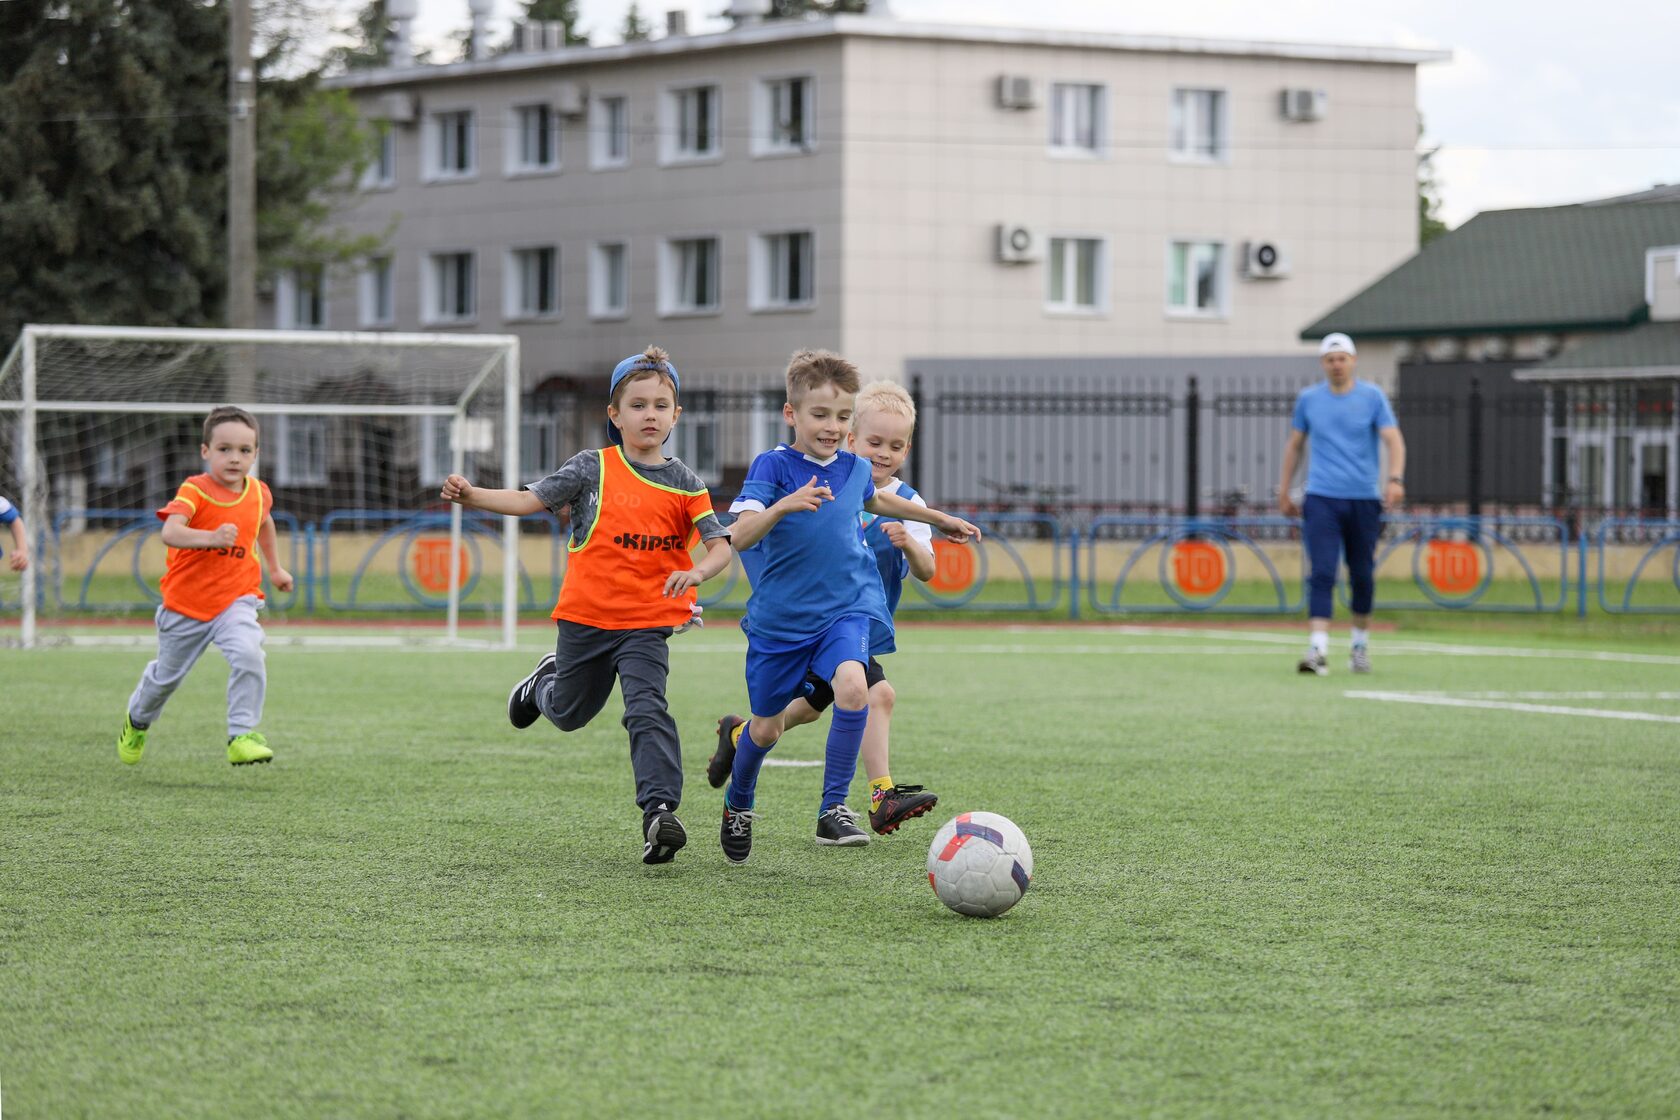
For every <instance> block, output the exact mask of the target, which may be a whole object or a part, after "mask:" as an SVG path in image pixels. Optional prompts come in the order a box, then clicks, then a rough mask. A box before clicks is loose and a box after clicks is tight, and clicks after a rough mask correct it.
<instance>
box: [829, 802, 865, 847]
mask: <svg viewBox="0 0 1680 1120" xmlns="http://www.w3.org/2000/svg"><path fill="white" fill-rule="evenodd" d="M857 822H858V815H857V814H856V813H854V812H852V810H851V809H849V808H848V807H846V806H845V805H836V806H834V808H832V809H825V810H823V813H822V815H821V816H819V817H818V818H817V843H819V844H828V845H832V846H834V847H839V848H855V847H857V846H858V845H859V844H867V843H869V833H867V832H865V831H864V830H863V829H861V828H859V827H858V823H857Z"/></svg>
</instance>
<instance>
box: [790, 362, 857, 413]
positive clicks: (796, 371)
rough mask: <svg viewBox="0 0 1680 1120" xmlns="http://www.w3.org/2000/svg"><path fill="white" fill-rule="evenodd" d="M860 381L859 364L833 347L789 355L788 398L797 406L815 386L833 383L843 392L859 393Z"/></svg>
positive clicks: (820, 386) (817, 387)
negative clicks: (853, 362)
mask: <svg viewBox="0 0 1680 1120" xmlns="http://www.w3.org/2000/svg"><path fill="white" fill-rule="evenodd" d="M858 381H859V378H858V369H857V367H856V366H854V365H853V364H852V363H851V362H848V361H847V360H846V359H844V358H842V357H841V356H840V355H838V354H835V353H833V352H832V351H828V350H801V351H799V352H798V353H796V354H794V356H793V357H791V358H789V359H788V367H787V399H788V403H789V404H791V405H793V406H794V407H795V408H798V407H799V402H800V401H802V400H804V399H805V394H806V393H809V392H810V391H811V390H813V389H820V388H822V387H823V386H824V385H832V386H834V387H835V388H836V389H838V390H840V391H841V392H842V393H856V392H857V391H858Z"/></svg>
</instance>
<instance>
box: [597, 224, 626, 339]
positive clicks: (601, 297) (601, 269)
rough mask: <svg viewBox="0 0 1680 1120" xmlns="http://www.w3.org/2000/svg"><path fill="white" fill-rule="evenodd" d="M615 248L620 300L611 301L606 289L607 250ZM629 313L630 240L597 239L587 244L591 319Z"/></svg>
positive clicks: (621, 317)
mask: <svg viewBox="0 0 1680 1120" xmlns="http://www.w3.org/2000/svg"><path fill="white" fill-rule="evenodd" d="M609 249H617V250H618V251H619V253H620V257H619V276H620V277H621V278H622V280H623V282H624V283H623V289H624V290H623V292H622V293H621V294H622V295H623V299H622V301H620V302H619V303H617V304H614V303H611V302H609V300H608V296H609V295H610V294H611V293H609V292H608V290H607V250H609ZM629 314H630V242H629V239H627V238H626V239H623V240H617V241H597V242H595V243H594V244H592V245H590V246H589V317H590V318H591V319H623V318H626V317H628V316H629Z"/></svg>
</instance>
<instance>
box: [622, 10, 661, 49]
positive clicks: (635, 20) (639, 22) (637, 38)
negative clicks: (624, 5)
mask: <svg viewBox="0 0 1680 1120" xmlns="http://www.w3.org/2000/svg"><path fill="white" fill-rule="evenodd" d="M619 38H620V39H622V40H623V41H624V42H626V43H645V42H647V41H648V40H649V39H651V38H653V24H651V23H649V22H648V21H647V20H645V19H643V18H642V12H641V9H640V8H638V7H637V6H636V3H635V0H631V2H630V10H629V11H627V12H625V13H624V26H623V27H622V28H620V29H619Z"/></svg>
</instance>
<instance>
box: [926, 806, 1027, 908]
mask: <svg viewBox="0 0 1680 1120" xmlns="http://www.w3.org/2000/svg"><path fill="white" fill-rule="evenodd" d="M1032 870H1033V857H1032V847H1031V846H1030V845H1029V844H1028V843H1027V837H1026V835H1025V834H1024V833H1022V831H1021V830H1020V829H1018V828H1016V827H1015V822H1014V821H1012V820H1010V819H1009V818H1008V817H1000V816H998V815H997V814H996V813H964V814H962V815H961V816H959V817H957V818H956V819H955V820H951V821H947V822H946V823H945V827H944V828H942V829H940V830H939V832H938V833H937V834H936V835H935V836H934V838H933V846H932V847H931V848H929V849H928V860H927V871H928V883H929V884H930V885H931V886H932V887H933V893H935V894H937V895H938V896H939V901H941V902H943V903H944V904H945V905H947V906H949V907H950V908H951V909H953V910H955V911H956V912H957V913H959V914H968V915H971V916H973V917H976V918H995V917H997V916H998V915H999V914H1001V913H1003V912H1004V911H1005V910H1007V909H1009V908H1010V907H1011V906H1013V905H1015V904H1016V903H1017V902H1019V901H1021V896H1022V895H1024V894H1026V893H1027V887H1028V886H1029V885H1030V884H1031V883H1032Z"/></svg>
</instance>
